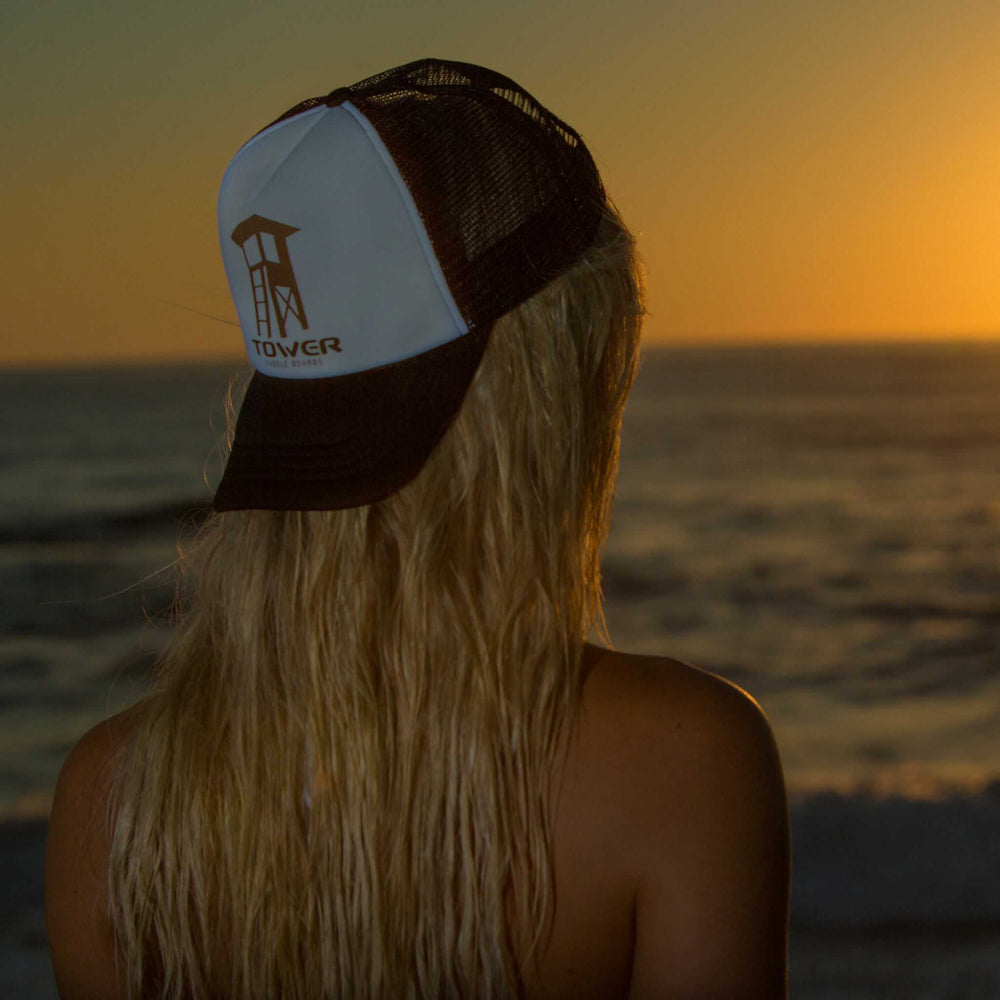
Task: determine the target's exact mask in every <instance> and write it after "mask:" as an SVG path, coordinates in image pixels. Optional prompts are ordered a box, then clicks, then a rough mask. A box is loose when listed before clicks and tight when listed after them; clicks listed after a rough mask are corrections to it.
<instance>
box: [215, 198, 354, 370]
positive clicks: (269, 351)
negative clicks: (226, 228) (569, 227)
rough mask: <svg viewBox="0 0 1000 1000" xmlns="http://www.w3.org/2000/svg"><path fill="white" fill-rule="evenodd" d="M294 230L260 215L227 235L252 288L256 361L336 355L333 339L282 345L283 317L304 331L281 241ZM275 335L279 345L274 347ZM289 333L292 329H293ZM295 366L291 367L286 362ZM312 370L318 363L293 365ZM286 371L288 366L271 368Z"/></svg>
mask: <svg viewBox="0 0 1000 1000" xmlns="http://www.w3.org/2000/svg"><path fill="white" fill-rule="evenodd" d="M298 231H299V230H298V229H297V228H296V227H295V226H288V225H286V224H285V223H283V222H275V221H274V220H273V219H265V218H264V217H263V216H262V215H251V216H250V217H249V218H248V219H244V220H243V221H242V222H241V223H240V224H239V225H238V226H237V227H236V228H235V229H234V230H233V232H232V234H231V235H232V240H233V242H234V243H235V244H236V245H237V246H238V247H239V248H240V249H241V250H242V251H243V259H244V260H245V261H246V265H247V270H248V271H249V272H250V286H251V287H252V288H253V304H254V316H255V319H256V322H257V337H256V338H254V339H253V340H252V341H251V342H252V343H253V345H254V349H255V350H256V352H257V355H258V357H259V356H262V355H263V356H264V357H268V358H275V359H277V358H295V357H296V356H299V355H306V356H308V357H309V358H311V359H312V358H317V357H318V356H320V355H323V354H326V353H327V352H328V351H337V352H338V353H339V351H340V341H339V339H338V338H337V337H323V338H321V339H317V340H293V341H292V342H291V343H282V341H284V340H285V338H286V337H287V336H288V321H289V316H291V317H294V319H295V320H296V321H297V323H298V326H299V328H300V329H301V330H308V329H309V321H308V319H306V309H305V306H304V305H303V304H302V296H301V295H300V294H299V286H298V282H297V281H296V280H295V271H294V269H293V268H292V259H291V257H290V256H289V253H288V245H287V243H286V240H287V239H288V237H289V236H291V235H292V234H293V233H297V232H298ZM275 329H277V331H278V337H279V339H278V340H277V341H275V340H274V339H273V338H274V331H275ZM293 329H294V328H293ZM291 363H292V364H296V362H291ZM302 363H305V364H308V365H317V364H320V362H319V361H318V360H315V361H313V360H309V361H305V362H299V364H302ZM276 364H277V365H278V366H280V367H286V366H287V364H288V362H284V363H282V362H280V361H278V362H276Z"/></svg>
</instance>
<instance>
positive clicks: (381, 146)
mask: <svg viewBox="0 0 1000 1000" xmlns="http://www.w3.org/2000/svg"><path fill="white" fill-rule="evenodd" d="M605 204H606V199H605V193H604V189H603V186H602V184H601V180H600V176H599V174H598V171H597V167H596V166H595V164H594V161H593V159H592V157H591V155H590V153H589V152H588V151H587V148H586V146H585V145H584V143H583V140H582V139H581V138H580V136H579V134H578V133H577V132H575V131H574V130H573V129H572V128H570V126H569V125H567V124H566V123H565V122H563V121H561V120H560V119H559V118H557V117H556V116H555V115H553V114H552V113H551V112H549V111H547V110H546V109H545V108H544V107H542V106H541V105H540V104H539V103H538V102H537V101H536V100H535V99H534V98H533V97H531V95H530V94H528V93H527V91H525V90H524V89H523V88H521V87H519V86H518V85H517V84H516V83H514V81H513V80H511V79H509V78H508V77H506V76H503V75H501V74H500V73H496V72H494V71H492V70H489V69H485V68H483V67H480V66H474V65H471V64H469V63H462V62H452V61H449V60H444V59H421V60H419V61H417V62H412V63H408V64H406V65H404V66H400V67H397V68H395V69H390V70H387V71H385V72H382V73H378V74H376V75H375V76H371V77H368V78H367V79H365V80H362V81H361V82H360V83H356V84H353V85H351V86H348V87H338V88H337V89H336V90H334V91H332V92H331V93H330V94H328V95H327V96H325V97H314V98H310V99H308V100H306V101H303V102H301V103H300V104H297V105H296V106H295V107H293V108H292V109H291V110H290V111H287V112H286V113H285V114H283V115H281V117H279V118H278V119H277V120H276V121H274V122H272V123H271V124H270V125H269V126H267V127H266V128H264V129H263V130H262V131H260V132H258V133H257V134H256V135H255V136H253V138H251V139H250V140H249V141H248V142H247V143H245V144H244V145H243V146H242V148H241V149H240V150H239V152H237V154H236V156H235V157H234V158H233V160H232V161H231V163H230V164H229V166H228V168H227V170H226V172H225V176H224V177H223V180H222V185H221V189H220V192H219V203H218V219H219V240H220V244H221V247H222V259H223V264H224V266H225V270H226V276H227V278H228V281H229V287H230V291H231V293H232V296H233V300H234V302H235V305H236V311H237V314H238V316H239V322H240V326H241V328H242V331H243V338H244V341H245V345H246V350H247V354H248V356H249V359H250V363H251V365H252V366H253V368H254V372H253V375H252V378H251V380H250V383H249V385H248V386H247V391H246V395H245V397H244V399H243V402H242V405H241V408H240V412H239V416H238V418H237V423H236V428H235V433H234V436H233V442H232V449H231V452H230V454H229V458H228V461H227V463H226V467H225V470H224V472H223V476H222V480H221V482H220V484H219V487H218V489H217V491H216V495H215V509H216V510H218V511H227V510H240V509H269V510H282V509H284V510H333V509H339V508H345V507H355V506H360V505H362V504H369V503H374V502H376V501H378V500H381V499H383V498H385V497H386V496H388V495H390V494H391V493H393V492H395V491H396V490H398V489H400V488H401V487H402V486H404V485H405V484H406V483H407V482H409V481H410V480H411V479H412V478H413V477H414V476H415V475H416V474H417V473H418V472H419V471H420V469H421V468H422V466H423V465H424V463H425V462H426V460H427V458H428V456H429V455H430V454H431V452H432V451H433V449H434V448H435V446H436V445H437V444H438V442H439V441H440V440H441V438H442V436H443V435H444V433H445V431H446V430H447V428H448V425H449V424H450V422H451V421H452V419H453V418H454V417H455V415H456V414H457V413H458V411H459V409H460V407H461V405H462V400H463V399H464V397H465V394H466V390H467V389H468V387H469V384H470V383H471V381H472V379H473V376H474V375H475V372H476V369H477V366H478V365H479V362H480V359H481V358H482V356H483V352H484V350H485V348H486V344H487V341H488V339H489V334H490V330H491V328H492V326H493V323H494V321H495V320H497V319H498V318H499V317H501V316H503V315H504V314H505V313H507V312H508V311H510V310H511V309H513V308H514V307H515V306H517V305H519V304H520V303H522V302H524V301H525V300H527V299H529V298H530V297H531V296H532V295H534V294H536V293H537V292H538V291H540V290H541V289H542V288H543V287H544V286H545V285H546V284H548V282H549V281H551V280H552V279H553V278H555V277H557V276H558V275H559V274H561V273H563V272H564V271H565V270H566V269H567V268H569V267H570V266H571V265H572V264H573V263H575V262H576V261H577V260H578V259H579V258H580V257H581V256H582V255H583V253H584V252H585V251H586V250H587V249H588V247H590V246H591V244H592V243H593V241H594V237H595V235H596V232H597V227H598V224H599V222H600V219H601V216H602V214H603V211H604V206H605Z"/></svg>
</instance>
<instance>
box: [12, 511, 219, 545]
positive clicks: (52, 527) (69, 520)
mask: <svg viewBox="0 0 1000 1000" xmlns="http://www.w3.org/2000/svg"><path fill="white" fill-rule="evenodd" d="M210 510H211V505H210V504H209V503H207V502H205V501H204V500H183V501H179V500H175V501H168V502H165V503H162V504H155V505H152V506H148V507H141V508H137V509H133V510H121V511H101V512H87V513H84V514H71V515H67V516H63V517H56V518H49V519H46V520H39V521H31V520H22V521H12V522H8V523H6V524H0V546H5V545H47V544H52V543H55V542H81V541H108V540H119V539H124V540H131V539H133V538H137V537H139V536H142V535H149V534H163V533H165V532H168V533H169V532H172V531H176V530H177V528H178V527H181V526H185V527H194V526H197V525H198V524H200V523H201V522H202V521H203V520H204V518H205V517H206V516H207V514H208V513H209V511H210Z"/></svg>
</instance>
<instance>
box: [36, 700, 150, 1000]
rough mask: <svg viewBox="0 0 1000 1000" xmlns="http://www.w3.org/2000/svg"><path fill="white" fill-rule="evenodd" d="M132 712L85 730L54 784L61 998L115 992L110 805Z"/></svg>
mask: <svg viewBox="0 0 1000 1000" xmlns="http://www.w3.org/2000/svg"><path fill="white" fill-rule="evenodd" d="M137 711H138V709H137V708H133V709H129V710H127V711H125V712H122V713H119V714H118V715H115V716H112V717H111V718H109V719H106V720H104V721H103V722H101V723H99V724H98V725H96V726H94V727H93V728H92V729H90V730H88V731H87V732H86V733H85V734H84V735H83V736H82V737H81V738H80V739H79V740H78V741H77V743H76V745H75V746H74V747H73V749H72V750H71V751H70V753H69V755H68V756H67V758H66V760H65V762H64V764H63V766H62V770H61V771H60V773H59V779H58V781H57V783H56V790H55V795H54V797H53V801H52V813H51V815H50V818H49V832H48V838H47V841H46V846H45V922H46V927H47V930H48V937H49V948H50V950H51V954H52V965H53V969H54V970H55V974H56V981H57V983H58V985H59V991H60V996H62V997H64V998H73V997H77V998H86V997H114V996H116V995H117V985H116V980H115V975H114V959H113V954H114V952H113V934H112V930H111V924H110V919H109V917H108V908H107V886H106V879H107V860H108V852H109V850H110V845H111V820H110V816H109V812H108V807H109V801H110V798H109V797H110V792H111V785H112V779H113V767H114V762H115V759H116V757H117V755H118V751H119V750H120V749H121V748H122V746H123V745H124V742H125V741H126V740H127V739H128V736H129V734H130V733H131V730H132V728H133V726H134V724H135V718H136V714H137Z"/></svg>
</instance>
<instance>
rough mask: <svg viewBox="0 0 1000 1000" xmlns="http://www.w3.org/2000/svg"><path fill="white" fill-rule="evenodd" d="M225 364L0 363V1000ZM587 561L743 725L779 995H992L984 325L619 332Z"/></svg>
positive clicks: (30, 932)
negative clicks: (861, 330) (782, 961)
mask: <svg viewBox="0 0 1000 1000" xmlns="http://www.w3.org/2000/svg"><path fill="white" fill-rule="evenodd" d="M235 370H236V368H235V366H228V367H227V366H218V365H214V366H199V365H170V366H161V367H132V368H124V367H123V368H109V369H76V370H69V369H64V370H21V371H16V370H7V371H2V372H0V418H2V421H3V423H2V425H3V426H4V427H6V428H7V431H6V434H5V435H4V437H3V439H2V440H0V468H2V469H3V479H2V481H0V580H2V584H3V604H2V608H0V755H2V764H3V766H2V768H0V863H2V865H3V870H4V886H5V888H4V893H5V898H4V902H5V903H6V905H5V906H4V907H3V913H2V916H0V969H2V971H0V996H10V997H19V998H23V997H38V998H52V997H54V996H55V995H56V994H55V986H54V982H53V980H52V976H51V971H50V969H49V965H48V959H47V953H46V950H45V934H44V922H43V916H42V908H41V864H42V855H43V845H44V835H45V818H46V816H47V813H48V808H49V804H50V801H51V794H52V788H53V784H54V781H55V777H56V775H57V773H58V770H59V767H60V764H61V762H62V760H63V759H64V757H65V755H66V753H67V752H68V750H69V748H70V746H71V745H72V744H73V742H75V740H76V739H77V738H78V737H79V736H80V735H81V734H82V733H83V732H84V731H85V730H86V729H87V728H89V727H90V726H91V725H93V724H94V723H96V722H97V721H98V720H100V719H101V718H103V717H104V716H105V715H106V714H108V713H110V712H114V711H118V710H120V709H121V708H124V707H125V706H126V705H128V704H130V703H131V702H132V701H134V700H135V699H136V698H138V697H139V696H140V694H141V693H142V691H143V686H144V683H145V677H146V674H147V671H148V668H149V666H150V664H151V663H152V661H153V660H154V659H155V657H156V655H157V653H158V652H159V651H160V650H162V649H163V647H164V644H165V642H166V641H167V640H168V638H169V629H168V627H167V626H166V625H165V624H164V623H163V620H162V612H163V611H164V609H165V608H167V606H168V605H169V603H170V600H171V597H172V592H173V591H172V578H171V575H170V567H171V563H172V561H173V559H174V557H175V543H176V540H177V537H178V533H179V532H180V531H181V530H182V528H183V525H185V524H189V523H190V521H191V519H192V518H193V517H196V516H197V515H198V513H199V512H200V511H202V510H203V509H204V507H205V505H206V504H207V503H208V502H209V500H210V498H211V484H213V483H214V482H215V481H216V480H217V478H218V474H219V471H220V470H221V462H220V458H219V441H220V438H221V437H222V435H223V432H224V426H225V424H224V415H223V398H224V394H225V390H226V386H227V384H228V381H229V379H230V377H231V376H232V375H233V374H234V372H235ZM603 573H604V586H605V593H606V599H607V617H608V624H609V628H610V632H611V636H612V639H613V640H614V643H615V645H616V646H618V647H619V648H622V649H626V650H630V651H634V652H648V653H652V652H655V653H661V654H666V655H670V656H673V657H676V658H678V659H681V660H685V661H687V662H689V663H693V664H696V665H698V666H700V667H703V668H705V669H707V670H711V671H713V672H715V673H718V674H721V675H722V676H724V677H726V678H728V679H730V680H732V681H734V682H735V683H737V684H739V685H741V686H742V687H744V688H745V689H746V690H747V691H749V692H750V693H751V694H752V695H753V696H754V697H755V698H756V699H757V700H758V701H759V702H760V703H761V705H762V706H763V708H764V710H765V712H766V713H767V715H768V717H769V718H770V720H771V723H772V725H773V728H774V731H775V735H776V737H777V741H778V745H779V748H780V750H781V754H782V760H783V764H784V768H785V776H786V781H787V784H788V788H789V793H790V798H791V805H792V836H793V851H794V862H793V864H794V875H793V888H792V927H793V931H792V944H791V995H792V996H793V997H802V998H805V1000H819V998H840V997H845V998H859V1000H864V998H889V997H899V998H904V997H905V998H907V1000H915V998H922V997H927V998H932V997H933V998H936V997H948V998H990V1000H996V998H997V997H1000V343H998V344H982V343H981V344H975V343H953V344H911V345H863V346H861V345H828V346H812V345H810V346H782V347H766V348H763V347H752V348H751V347H732V348H728V347H727V348H650V349H647V350H646V351H645V352H644V355H643V362H642V367H641V370H640V374H639V378H638V380H637V383H636V387H635V390H634V392H633V395H632V398H631V399H630V401H629V404H628V408H627V410H626V417H625V428H624V436H623V445H622V465H621V476H620V479H619V487H618V492H617V498H616V504H615V512H614V519H613V524H612V531H611V537H610V539H609V541H608V545H607V549H606V552H605V557H604V562H603Z"/></svg>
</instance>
